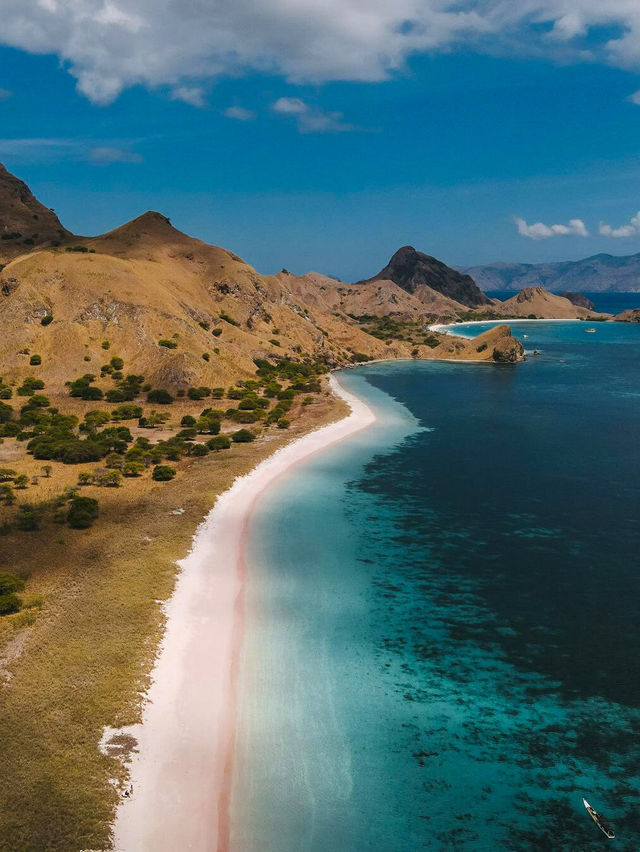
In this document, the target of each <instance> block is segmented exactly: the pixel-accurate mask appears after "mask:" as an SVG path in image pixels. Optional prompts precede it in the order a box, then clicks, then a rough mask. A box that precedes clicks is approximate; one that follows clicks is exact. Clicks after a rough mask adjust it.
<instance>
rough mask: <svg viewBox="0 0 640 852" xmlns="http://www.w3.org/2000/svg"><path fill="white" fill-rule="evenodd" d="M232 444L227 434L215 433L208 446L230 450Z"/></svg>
mask: <svg viewBox="0 0 640 852" xmlns="http://www.w3.org/2000/svg"><path fill="white" fill-rule="evenodd" d="M230 446H231V441H230V439H229V438H228V437H227V436H226V435H215V436H214V437H213V438H209V440H208V441H207V447H208V448H209V449H210V450H215V451H217V450H228V449H229V447H230Z"/></svg>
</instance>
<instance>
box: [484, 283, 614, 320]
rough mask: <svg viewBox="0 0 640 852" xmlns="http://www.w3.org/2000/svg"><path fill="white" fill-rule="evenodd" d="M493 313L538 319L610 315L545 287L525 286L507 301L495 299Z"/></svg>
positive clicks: (585, 317) (584, 317)
mask: <svg viewBox="0 0 640 852" xmlns="http://www.w3.org/2000/svg"><path fill="white" fill-rule="evenodd" d="M491 312H492V313H495V314H497V315H499V316H505V317H523V318H525V317H534V318H538V319H545V318H551V319H587V318H588V317H594V318H597V317H608V314H598V313H595V312H594V311H591V310H588V309H587V308H583V307H580V306H579V305H574V304H573V303H572V302H570V301H569V299H567V298H565V297H564V296H558V295H556V294H555V293H549V292H548V290H545V289H544V287H525V289H524V290H521V291H520V292H519V293H518V294H517V295H516V296H512V298H511V299H507V300H506V301H505V302H497V301H494V305H493V307H492V309H491Z"/></svg>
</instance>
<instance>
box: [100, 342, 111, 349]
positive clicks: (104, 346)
mask: <svg viewBox="0 0 640 852" xmlns="http://www.w3.org/2000/svg"><path fill="white" fill-rule="evenodd" d="M100 346H102V348H103V349H111V343H110V341H108V340H103V341H102V343H101V344H100Z"/></svg>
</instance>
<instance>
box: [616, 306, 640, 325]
mask: <svg viewBox="0 0 640 852" xmlns="http://www.w3.org/2000/svg"><path fill="white" fill-rule="evenodd" d="M614 320H615V321H616V322H640V308H630V309H629V310H628V311H622V313H621V314H616V316H615V317H614Z"/></svg>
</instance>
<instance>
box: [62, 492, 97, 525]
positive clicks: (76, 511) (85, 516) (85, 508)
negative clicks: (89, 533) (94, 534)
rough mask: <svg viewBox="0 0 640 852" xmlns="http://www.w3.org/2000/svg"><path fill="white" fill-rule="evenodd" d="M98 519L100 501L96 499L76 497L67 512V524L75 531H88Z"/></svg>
mask: <svg viewBox="0 0 640 852" xmlns="http://www.w3.org/2000/svg"><path fill="white" fill-rule="evenodd" d="M97 517H98V501H97V500H96V499H95V498H94V497H78V496H74V497H73V498H72V500H71V503H70V505H69V510H68V512H67V523H68V524H69V526H70V527H73V529H75V530H86V529H88V528H89V527H90V526H91V525H92V524H93V522H94V521H95V519H96V518H97Z"/></svg>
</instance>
